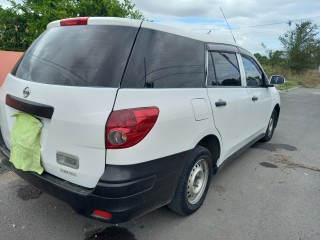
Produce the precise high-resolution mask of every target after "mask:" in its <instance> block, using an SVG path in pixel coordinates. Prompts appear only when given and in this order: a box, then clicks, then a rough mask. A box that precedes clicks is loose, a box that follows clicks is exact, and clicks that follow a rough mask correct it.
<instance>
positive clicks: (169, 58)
mask: <svg viewBox="0 0 320 240" xmlns="http://www.w3.org/2000/svg"><path fill="white" fill-rule="evenodd" d="M204 81H205V77H204V43H203V42H200V41H196V40H192V39H189V38H185V37H181V36H177V35H174V34H170V33H165V32H161V31H155V30H150V29H143V28H142V29H141V30H140V32H139V35H138V38H137V41H136V43H135V46H134V49H133V52H132V56H131V59H130V61H129V65H128V69H127V72H126V74H125V78H124V81H123V84H122V87H124V88H199V87H203V86H204Z"/></svg>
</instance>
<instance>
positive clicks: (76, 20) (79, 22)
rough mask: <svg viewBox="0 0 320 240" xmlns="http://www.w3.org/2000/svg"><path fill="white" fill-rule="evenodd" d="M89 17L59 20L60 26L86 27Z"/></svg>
mask: <svg viewBox="0 0 320 240" xmlns="http://www.w3.org/2000/svg"><path fill="white" fill-rule="evenodd" d="M88 18H89V17H78V18H65V19H61V20H60V26H74V25H87V24H88Z"/></svg>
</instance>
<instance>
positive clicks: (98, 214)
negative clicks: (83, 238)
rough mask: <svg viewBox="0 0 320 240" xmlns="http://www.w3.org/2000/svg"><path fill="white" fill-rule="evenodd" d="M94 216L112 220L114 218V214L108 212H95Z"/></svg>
mask: <svg viewBox="0 0 320 240" xmlns="http://www.w3.org/2000/svg"><path fill="white" fill-rule="evenodd" d="M92 215H93V216H94V217H98V218H104V219H107V220H108V219H111V218H112V214H111V213H109V212H106V211H102V210H97V209H96V210H94V211H93V213H92Z"/></svg>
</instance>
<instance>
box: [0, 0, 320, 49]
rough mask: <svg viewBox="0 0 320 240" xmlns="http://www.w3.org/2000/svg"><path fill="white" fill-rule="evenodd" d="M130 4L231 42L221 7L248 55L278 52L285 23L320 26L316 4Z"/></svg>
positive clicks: (312, 0) (190, 0) (183, 0)
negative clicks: (309, 22)
mask: <svg viewBox="0 0 320 240" xmlns="http://www.w3.org/2000/svg"><path fill="white" fill-rule="evenodd" d="M120 1H122V0H120ZM19 2H20V1H19ZM132 3H134V4H135V7H136V9H138V10H140V11H141V12H142V14H143V15H144V16H145V18H146V19H148V20H152V21H154V22H157V23H160V24H164V25H169V26H173V27H177V28H180V29H183V30H187V31H192V32H197V33H199V34H210V35H212V36H213V38H217V39H219V40H221V39H227V40H228V41H233V38H232V35H231V33H230V30H229V29H228V26H227V24H226V22H225V20H224V17H223V15H222V12H221V10H220V7H221V8H222V10H223V12H224V14H225V16H226V18H227V21H228V22H229V25H230V27H231V29H232V32H233V34H234V37H235V39H236V41H237V43H238V44H239V45H240V46H243V47H244V48H246V49H248V50H249V51H251V52H252V53H261V54H265V48H263V47H262V45H261V43H264V44H265V46H266V48H267V49H270V50H281V49H282V45H281V43H280V41H279V36H280V35H284V34H285V33H286V31H287V30H289V29H290V27H289V26H288V24H287V23H288V22H289V20H291V21H292V23H293V24H292V25H291V29H292V28H294V26H295V24H296V23H299V22H301V19H305V20H308V19H310V20H312V22H313V23H316V24H318V25H319V26H320V1H319V0H267V1H263V0H262V1H261V0H260V1H259V0H242V1H239V0H158V1H155V0H132ZM0 4H1V5H3V6H8V2H7V1H6V0H0ZM319 30H320V29H319ZM319 35H320V34H319ZM319 35H318V36H319Z"/></svg>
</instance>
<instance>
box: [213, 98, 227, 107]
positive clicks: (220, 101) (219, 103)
mask: <svg viewBox="0 0 320 240" xmlns="http://www.w3.org/2000/svg"><path fill="white" fill-rule="evenodd" d="M215 104H216V107H223V106H227V102H226V101H223V100H221V99H220V100H219V101H218V102H216V103H215Z"/></svg>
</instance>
